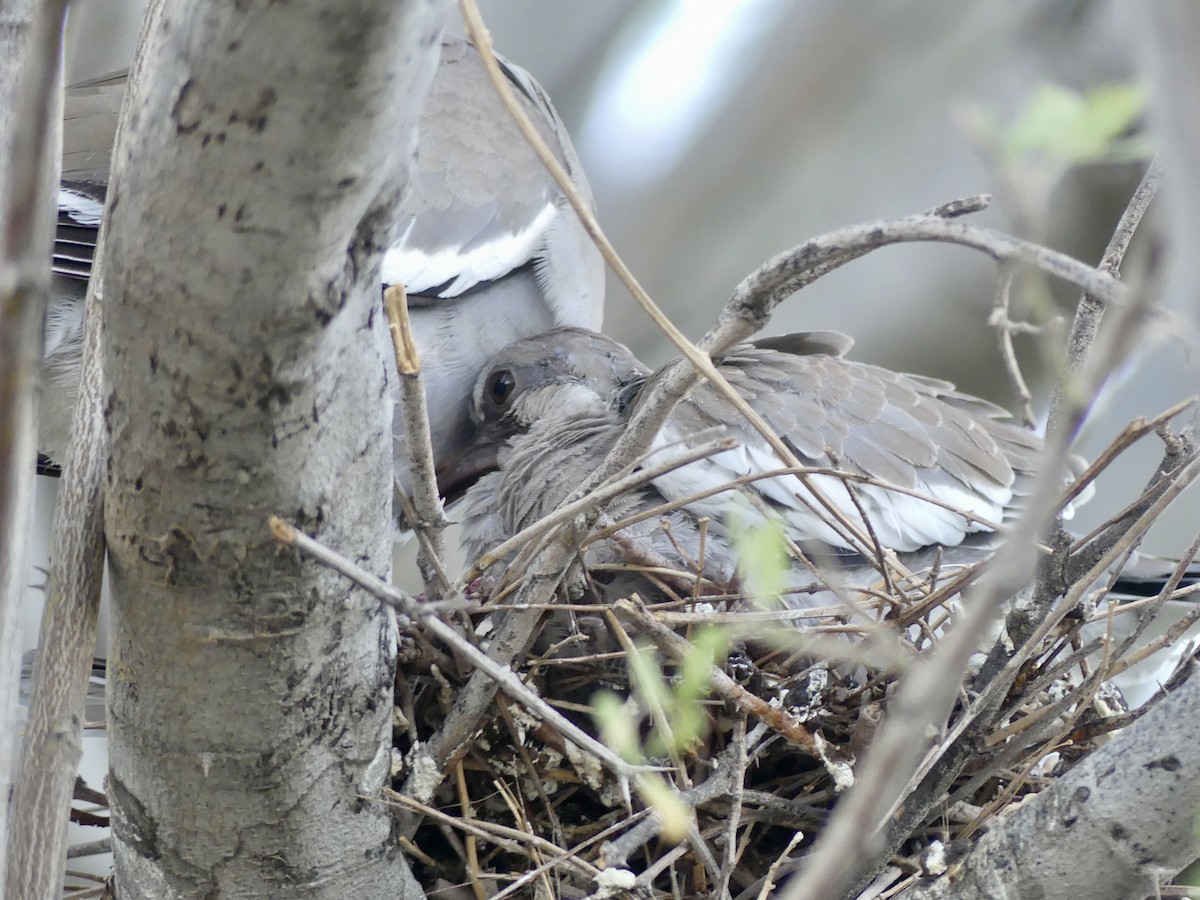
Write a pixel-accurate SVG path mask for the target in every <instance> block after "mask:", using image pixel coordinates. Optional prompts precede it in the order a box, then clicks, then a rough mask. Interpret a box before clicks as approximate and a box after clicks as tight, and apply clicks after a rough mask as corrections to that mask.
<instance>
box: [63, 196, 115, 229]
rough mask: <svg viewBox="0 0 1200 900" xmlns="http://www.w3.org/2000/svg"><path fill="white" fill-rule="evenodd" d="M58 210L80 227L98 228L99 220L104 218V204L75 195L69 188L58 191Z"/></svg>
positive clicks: (90, 198)
mask: <svg viewBox="0 0 1200 900" xmlns="http://www.w3.org/2000/svg"><path fill="white" fill-rule="evenodd" d="M58 208H59V211H61V212H65V213H66V214H67V215H68V216H70V217H71V221H73V222H76V223H78V224H80V225H94V226H96V227H97V228H99V227H100V219H101V218H103V216H104V204H103V203H101V202H99V201H98V200H95V199H93V198H92V197H88V196H86V195H85V194H80V193H76V192H75V191H73V190H71V189H70V188H66V187H60V188H59V189H58Z"/></svg>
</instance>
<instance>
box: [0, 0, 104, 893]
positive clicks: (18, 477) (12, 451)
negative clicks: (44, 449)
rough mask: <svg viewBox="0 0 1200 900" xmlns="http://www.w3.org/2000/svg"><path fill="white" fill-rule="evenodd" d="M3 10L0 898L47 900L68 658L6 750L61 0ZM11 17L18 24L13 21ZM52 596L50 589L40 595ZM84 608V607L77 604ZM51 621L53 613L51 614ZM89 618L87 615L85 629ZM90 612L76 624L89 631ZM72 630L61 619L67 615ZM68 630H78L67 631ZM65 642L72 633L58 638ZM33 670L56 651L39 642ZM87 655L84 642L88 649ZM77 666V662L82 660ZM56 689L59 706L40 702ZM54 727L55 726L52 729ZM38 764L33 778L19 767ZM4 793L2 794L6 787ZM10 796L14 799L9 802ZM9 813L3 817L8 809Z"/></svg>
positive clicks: (70, 761) (67, 720)
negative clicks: (19, 743) (9, 80)
mask: <svg viewBox="0 0 1200 900" xmlns="http://www.w3.org/2000/svg"><path fill="white" fill-rule="evenodd" d="M10 7H11V8H10V9H8V10H7V11H6V15H11V16H21V15H25V16H28V17H29V18H28V19H26V21H25V22H23V23H20V24H23V25H26V26H27V28H28V32H27V34H23V33H22V29H21V28H20V27H15V28H13V29H12V31H11V32H10V35H9V38H8V40H7V41H6V42H5V46H4V51H5V53H6V55H7V57H8V60H9V61H10V66H11V68H9V74H10V75H12V76H13V77H14V79H15V84H9V85H4V102H5V103H6V104H7V105H8V115H7V116H6V117H5V132H4V134H3V135H2V136H0V137H2V138H3V141H4V143H5V146H4V147H3V151H4V154H5V157H6V159H5V164H4V173H3V176H2V177H3V179H4V183H3V186H2V189H0V572H2V573H3V584H2V586H0V590H2V591H3V594H2V596H0V730H3V731H4V733H5V738H4V741H5V746H4V747H3V748H0V805H2V806H3V808H2V809H0V841H3V842H4V844H3V846H0V885H4V884H7V886H8V887H7V891H0V893H6V894H7V895H8V896H12V897H16V896H30V897H34V896H36V897H50V896H55V895H57V894H58V893H59V892H60V890H61V887H62V876H63V863H64V859H65V857H66V823H67V817H66V812H67V809H68V808H69V805H70V790H71V785H72V784H73V783H74V776H75V769H76V767H77V766H78V764H79V757H80V756H81V755H82V739H81V735H80V731H79V722H80V721H81V719H82V716H81V715H80V714H79V713H78V712H77V711H76V707H78V709H80V710H81V709H82V707H83V700H82V693H81V690H86V684H87V676H86V675H84V676H83V678H82V683H83V685H84V687H83V688H82V689H81V690H73V689H72V688H74V687H75V685H73V684H72V682H73V681H74V679H73V677H72V676H78V666H77V665H76V663H77V662H78V660H77V659H76V658H71V659H70V660H69V661H67V660H62V661H60V663H61V664H60V665H57V666H54V665H51V666H50V667H49V668H53V669H55V671H56V674H58V675H60V676H62V678H61V679H60V680H59V681H58V682H57V683H56V684H54V685H53V686H51V685H50V683H49V679H48V678H47V684H46V686H45V687H44V688H43V687H41V686H36V687H35V693H37V694H38V695H39V699H40V700H41V702H40V703H39V704H38V707H37V709H35V710H34V715H36V716H37V719H36V725H34V724H33V723H31V727H36V731H37V744H36V746H35V747H31V746H30V743H29V738H27V742H26V744H25V746H24V748H23V751H22V753H23V758H22V763H21V770H20V771H21V775H20V777H18V778H17V779H16V783H15V784H14V779H13V775H14V773H15V772H16V771H17V768H16V766H15V765H13V763H14V762H15V760H13V758H12V756H11V754H12V752H13V749H14V735H13V733H12V731H10V729H11V728H13V727H15V723H16V714H17V709H16V707H17V690H18V678H17V673H18V667H19V660H20V656H21V647H20V644H19V641H20V635H21V629H20V627H18V626H19V623H20V610H21V604H22V598H23V595H24V593H25V584H26V579H27V578H28V575H29V558H28V551H29V542H28V535H29V533H30V531H31V526H32V514H33V509H32V500H33V486H34V467H33V460H34V455H35V452H36V447H35V445H36V439H35V433H36V429H37V406H36V396H37V395H36V390H35V387H36V382H37V364H38V359H39V357H40V353H41V348H42V322H43V319H44V317H45V313H46V304H47V300H48V297H49V291H50V272H49V267H48V266H47V265H46V262H47V260H48V259H49V256H50V238H51V221H52V220H51V213H50V211H51V210H52V209H53V208H54V204H53V201H52V198H53V196H54V191H55V188H56V186H57V184H58V167H59V160H60V158H61V128H60V125H61V121H62V114H61V77H62V76H61V65H60V64H61V46H62V27H63V17H64V16H65V14H66V2H65V0H43V2H40V3H32V4H25V5H24V8H22V4H11V5H10ZM14 24H17V23H14ZM53 602H54V597H53V596H52V595H50V594H49V593H48V596H47V603H48V604H53ZM85 605H86V604H85ZM59 621H60V622H61V620H59ZM94 621H95V620H94V618H92V620H91V622H92V625H93V627H94ZM88 624H89V623H88V621H87V619H86V617H85V620H84V621H83V622H80V623H77V627H78V629H79V630H81V631H84V632H86V631H87V630H88ZM68 627H70V623H68ZM72 636H76V635H75V634H73V635H72ZM66 643H67V644H68V645H69V644H70V643H71V641H70V640H69V639H68V640H67V641H66ZM42 648H43V652H42V653H41V654H40V655H39V662H38V664H37V668H38V670H39V671H40V672H45V671H46V670H47V668H48V667H47V663H46V661H47V660H48V659H49V658H51V657H52V656H56V655H57V653H58V650H59V648H58V647H57V646H56V647H48V646H47V644H43V645H42ZM87 657H88V661H89V662H90V658H91V647H90V646H89V647H88V650H87ZM85 669H86V666H85ZM50 691H54V693H55V699H56V700H59V701H61V703H56V704H53V705H51V704H49V703H47V699H49V698H48V696H47V695H48V692H50ZM58 728H63V732H62V733H61V734H57V733H55V732H56V730H57V729H58ZM38 764H40V765H42V766H45V767H46V768H45V770H44V771H41V772H39V773H38V774H39V776H40V777H38V779H37V780H36V782H35V781H30V782H28V783H27V782H26V781H25V773H27V772H31V770H37V769H38V768H39V766H38ZM10 791H11V793H10ZM10 799H11V800H12V801H15V802H14V803H13V805H12V807H11V809H10V805H9V804H10ZM10 815H11V816H12V818H11V820H10V818H9V816H10Z"/></svg>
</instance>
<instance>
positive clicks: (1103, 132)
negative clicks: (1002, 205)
mask: <svg viewBox="0 0 1200 900" xmlns="http://www.w3.org/2000/svg"><path fill="white" fill-rule="evenodd" d="M1143 106H1144V98H1143V95H1142V92H1141V91H1140V90H1139V89H1138V88H1136V87H1134V86H1132V85H1106V86H1104V87H1099V88H1096V89H1095V90H1093V91H1089V92H1088V93H1087V94H1080V93H1078V92H1077V91H1073V90H1070V89H1069V88H1065V87H1062V86H1060V85H1055V84H1043V85H1041V86H1039V87H1038V88H1036V89H1035V90H1034V91H1033V93H1031V94H1030V96H1029V99H1028V100H1027V101H1026V103H1025V106H1024V108H1023V109H1022V110H1021V111H1020V113H1018V115H1017V117H1016V118H1015V119H1014V120H1013V122H1012V123H1011V124H1010V125H1009V127H1008V129H1007V130H1006V133H1005V135H1004V140H1003V149H1004V153H1005V155H1006V157H1007V158H1008V159H1009V161H1010V162H1011V161H1015V160H1019V159H1022V158H1025V157H1029V156H1044V157H1047V158H1049V159H1054V160H1058V161H1061V162H1066V163H1080V162H1088V161H1091V160H1096V159H1103V158H1107V157H1108V156H1109V154H1110V153H1112V152H1113V150H1114V143H1115V142H1117V140H1118V138H1120V136H1121V135H1122V134H1123V133H1124V132H1126V131H1127V130H1128V129H1129V127H1130V126H1131V125H1132V124H1133V122H1134V120H1135V119H1136V118H1137V117H1138V116H1139V115H1140V114H1141V112H1142V108H1143Z"/></svg>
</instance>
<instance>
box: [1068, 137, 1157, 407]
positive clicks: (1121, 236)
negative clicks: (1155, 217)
mask: <svg viewBox="0 0 1200 900" xmlns="http://www.w3.org/2000/svg"><path fill="white" fill-rule="evenodd" d="M1162 174H1163V170H1162V164H1161V163H1160V162H1159V161H1158V159H1157V158H1156V159H1155V160H1154V161H1153V162H1151V163H1150V166H1149V167H1148V168H1147V169H1146V174H1145V175H1143V176H1142V180H1141V183H1139V184H1138V186H1137V189H1136V190H1135V191H1134V192H1133V196H1132V197H1131V198H1130V200H1129V204H1128V205H1127V206H1126V207H1125V212H1124V213H1122V215H1121V220H1120V221H1119V222H1118V223H1117V228H1116V231H1114V232H1113V236H1112V238H1111V239H1110V240H1109V242H1108V246H1107V247H1106V248H1105V250H1104V255H1103V256H1102V257H1101V258H1100V263H1099V265H1098V266H1097V269H1098V270H1099V271H1101V272H1105V273H1107V274H1109V275H1114V276H1115V275H1118V274H1119V273H1120V271H1121V263H1122V262H1123V261H1124V259H1125V251H1126V250H1128V249H1129V243H1130V241H1132V240H1133V235H1134V232H1136V231H1137V227H1138V225H1139V224H1141V221H1142V217H1143V216H1144V215H1145V214H1146V209H1147V208H1148V207H1149V206H1150V201H1152V200H1153V199H1154V196H1155V194H1157V193H1158V185H1159V182H1161V181H1162ZM1105 306H1106V304H1105V303H1104V301H1102V300H1101V299H1099V298H1097V297H1095V296H1094V295H1093V294H1091V293H1090V292H1089V291H1088V290H1087V289H1086V288H1085V290H1084V293H1083V296H1082V297H1080V298H1079V306H1078V307H1076V309H1075V320H1074V321H1073V322H1072V323H1071V333H1070V334H1069V335H1068V336H1067V349H1066V358H1065V363H1064V365H1065V372H1066V376H1065V377H1064V378H1062V379H1060V381H1059V383H1058V384H1057V385H1056V386H1055V388H1054V393H1053V395H1052V396H1051V399H1050V420H1051V421H1054V420H1055V419H1057V418H1058V417H1059V416H1061V415H1063V413H1062V412H1060V410H1062V408H1063V405H1064V392H1065V391H1067V390H1068V389H1069V387H1070V386H1071V384H1072V381H1071V379H1072V378H1073V377H1075V376H1077V375H1079V374H1080V372H1081V370H1082V368H1083V365H1084V362H1085V361H1086V360H1087V358H1088V353H1089V349H1090V348H1091V346H1092V344H1094V343H1095V341H1096V334H1097V332H1098V331H1099V330H1100V322H1101V321H1102V320H1103V318H1104V310H1105Z"/></svg>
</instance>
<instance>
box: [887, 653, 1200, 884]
mask: <svg viewBox="0 0 1200 900" xmlns="http://www.w3.org/2000/svg"><path fill="white" fill-rule="evenodd" d="M1197 704H1200V677H1197V676H1196V671H1195V665H1194V664H1193V665H1192V667H1191V669H1190V671H1189V672H1188V676H1187V678H1186V681H1185V682H1184V683H1183V684H1182V685H1180V686H1177V687H1175V688H1174V689H1173V690H1172V691H1171V692H1170V693H1169V694H1168V695H1167V696H1166V697H1165V698H1164V699H1162V700H1161V701H1160V702H1159V703H1158V704H1157V705H1156V706H1155V707H1154V709H1152V710H1151V711H1150V712H1148V713H1147V714H1146V715H1145V716H1143V717H1142V718H1141V719H1140V720H1138V722H1137V723H1136V724H1134V725H1133V726H1131V727H1130V728H1129V729H1127V730H1126V731H1125V732H1124V733H1122V734H1120V735H1118V736H1117V737H1115V738H1114V739H1113V740H1112V741H1110V742H1109V743H1107V744H1105V745H1104V746H1102V747H1100V748H1099V749H1097V750H1095V751H1093V752H1092V753H1090V754H1089V755H1088V756H1087V757H1085V758H1084V759H1083V760H1082V761H1081V762H1079V763H1077V764H1076V766H1075V768H1073V769H1072V770H1071V771H1070V772H1068V773H1067V774H1066V775H1064V776H1062V777H1061V778H1059V779H1058V780H1057V781H1056V782H1055V783H1054V784H1053V785H1052V786H1051V787H1049V788H1047V789H1046V790H1044V791H1042V793H1040V794H1039V795H1038V796H1037V797H1036V798H1033V799H1030V800H1026V801H1025V802H1024V803H1022V804H1021V806H1020V807H1019V808H1018V809H1017V810H1016V811H1015V812H1014V813H1013V814H1012V815H1011V816H1008V817H1006V818H1004V819H1001V820H1000V821H997V822H994V823H993V824H992V825H991V827H990V828H989V829H988V832H987V833H986V834H985V835H984V836H983V837H982V838H980V839H979V841H978V843H977V844H976V846H975V848H974V849H973V850H972V852H971V854H970V856H968V857H967V858H966V860H964V861H963V862H962V864H961V865H960V866H956V867H955V868H954V870H953V872H952V873H951V874H950V875H948V876H946V877H943V878H940V879H939V880H938V881H936V882H934V883H933V884H930V885H926V886H921V887H918V888H916V889H913V890H910V891H908V892H907V893H905V894H904V895H903V896H904V897H905V898H906V900H936V898H950V897H954V898H955V900H972V898H976V897H978V898H984V897H988V898H992V897H1003V898H1005V900H1020V898H1034V897H1089V898H1097V900H1107V898H1112V900H1120V898H1125V897H1144V896H1147V895H1149V896H1153V895H1154V893H1155V891H1156V890H1157V888H1158V886H1159V885H1160V884H1161V879H1163V878H1164V877H1169V876H1171V875H1174V874H1175V873H1176V872H1178V871H1179V870H1180V869H1182V868H1183V867H1184V866H1186V865H1188V864H1189V863H1190V862H1192V860H1194V859H1195V858H1196V857H1197V856H1198V855H1200V837H1198V836H1197V832H1196V827H1195V820H1196V810H1197V809H1200V781H1197V779H1196V778H1194V777H1193V775H1194V773H1195V772H1196V770H1197V766H1200V717H1197V716H1196V715H1195V710H1196V708H1197Z"/></svg>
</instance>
